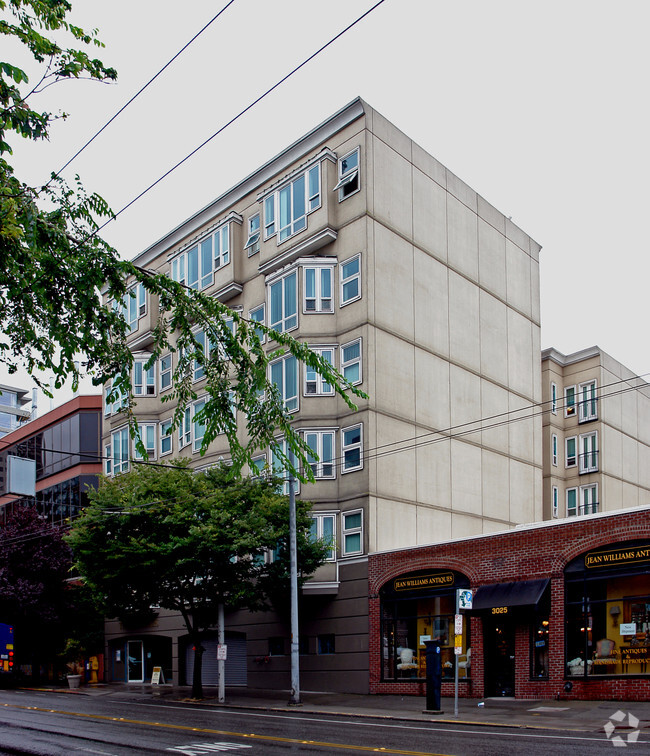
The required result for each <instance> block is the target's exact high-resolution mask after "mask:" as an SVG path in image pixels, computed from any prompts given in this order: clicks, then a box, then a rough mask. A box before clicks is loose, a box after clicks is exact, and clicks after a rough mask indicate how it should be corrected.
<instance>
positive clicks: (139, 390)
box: [133, 358, 156, 396]
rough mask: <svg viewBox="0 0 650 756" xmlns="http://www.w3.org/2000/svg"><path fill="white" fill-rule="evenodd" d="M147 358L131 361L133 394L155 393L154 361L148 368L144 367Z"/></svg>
mask: <svg viewBox="0 0 650 756" xmlns="http://www.w3.org/2000/svg"><path fill="white" fill-rule="evenodd" d="M147 362H148V358H146V359H142V360H135V361H134V362H133V395H134V396H155V395H156V363H155V362H154V363H153V365H152V366H151V367H150V368H145V365H146V364H147Z"/></svg>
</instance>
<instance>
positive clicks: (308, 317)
mask: <svg viewBox="0 0 650 756" xmlns="http://www.w3.org/2000/svg"><path fill="white" fill-rule="evenodd" d="M539 250H540V247H539V245H538V244H537V243H536V242H534V241H533V240H532V239H531V238H530V237H529V236H527V235H526V234H525V233H524V232H523V231H522V230H521V229H519V228H518V227H517V226H515V225H514V224H513V223H512V222H511V221H510V220H509V219H508V218H506V217H505V216H504V215H503V214H501V213H500V212H499V211H497V210H496V209H495V208H494V207H492V206H491V205H490V204H489V203H488V202H486V201H485V200H484V199H483V198H482V197H481V196H479V195H478V194H477V193H476V192H475V191H474V190H473V189H471V188H470V187H469V186H467V185H466V184H465V183H463V182H462V181H461V180H460V179H459V178H457V177H456V176H455V175H454V174H453V173H451V171H449V170H447V169H446V168H445V167H444V166H443V165H441V164H440V163H439V162H438V161H437V160H436V159H435V158H433V157H432V156H431V155H429V154H427V153H426V152H425V151H424V150H423V149H422V148H420V147H419V146H418V145H417V144H415V143H414V142H413V141H412V140H411V139H409V138H408V137H407V136H406V135H405V134H403V133H402V132H401V131H399V129H397V128H396V127H395V126H393V125H392V124H391V123H389V122H388V121H387V120H386V119H385V118H384V117H383V116H381V115H380V114H379V113H377V112H376V111H375V110H373V109H372V108H371V107H370V106H368V105H367V104H366V103H365V102H364V101H362V100H361V99H356V100H354V101H353V102H351V103H350V104H348V105H347V106H345V107H344V108H343V109H341V110H340V111H339V112H337V113H335V114H334V115H332V116H331V117H330V118H328V119H327V120H326V121H325V122H323V123H321V124H320V125H319V126H317V127H316V128H314V129H313V130H312V131H310V132H309V133H308V134H306V135H305V136H303V137H302V138H300V139H299V140H298V141H296V142H294V143H293V144H292V145H290V146H289V147H287V148H286V149H285V150H284V151H283V152H281V153H280V154H279V155H277V156H276V157H274V158H272V159H271V160H270V161H268V162H267V163H266V164H264V165H263V166H261V167H260V168H259V169H257V170H256V171H255V172H254V173H252V174H251V175H249V176H247V177H246V178H243V179H242V181H241V182H240V183H238V184H237V185H236V186H234V187H233V188H232V189H230V190H229V191H227V192H225V193H224V194H222V195H221V196H220V197H218V198H217V199H216V200H214V202H212V203H211V204H209V205H208V206H207V207H205V208H203V209H202V210H200V211H199V212H197V213H196V214H195V215H193V216H192V217H191V218H189V219H187V220H186V221H185V222H184V223H182V224H181V225H180V226H178V227H177V228H175V229H173V230H172V231H170V232H169V233H168V234H166V235H165V236H164V237H163V238H161V239H160V240H159V241H158V242H156V243H155V244H153V245H152V246H151V247H149V248H148V249H146V250H145V251H143V252H142V253H141V254H140V255H138V256H137V257H136V259H135V262H136V263H137V264H138V265H141V266H144V267H146V268H150V269H155V270H157V271H161V272H164V273H165V274H167V275H169V276H171V277H173V278H175V279H176V280H179V281H182V282H183V283H185V284H186V285H188V286H192V287H195V288H197V289H201V290H203V291H206V292H208V293H210V294H212V295H213V296H215V297H217V298H218V299H220V300H221V301H223V302H224V303H226V304H228V305H229V306H230V307H231V308H233V309H236V310H238V311H240V312H242V313H243V314H244V315H246V316H248V317H250V318H252V319H255V320H259V321H260V322H263V323H265V324H266V325H268V326H271V327H273V328H276V329H278V330H280V331H287V332H290V333H292V334H293V335H294V336H295V337H296V338H298V339H300V340H305V341H307V342H308V343H309V344H310V346H311V347H312V348H314V349H318V350H319V351H320V352H321V353H322V354H323V355H324V356H325V357H326V359H328V360H330V361H331V362H332V364H334V365H335V366H336V367H337V368H339V369H340V370H341V372H342V373H343V374H344V375H345V376H346V377H347V378H349V379H350V380H351V381H352V382H353V383H355V384H357V385H359V386H360V387H361V388H362V389H363V390H364V391H365V392H366V393H367V394H368V396H369V399H368V400H362V401H360V402H359V403H358V404H359V408H358V411H357V412H352V411H351V410H350V409H349V408H348V407H347V406H346V405H345V403H344V402H343V401H342V400H341V399H340V398H338V397H337V396H335V395H334V393H333V392H332V390H331V387H330V386H328V385H327V384H326V383H324V382H323V381H322V380H321V379H320V378H319V376H318V375H316V374H314V373H312V372H311V371H309V370H306V369H305V368H304V366H302V365H300V364H296V362H295V360H294V358H293V357H291V356H289V355H285V356H281V357H280V358H278V359H277V361H275V362H274V363H273V364H272V365H271V376H270V377H271V380H272V381H273V382H274V383H275V384H276V385H277V386H278V388H279V389H280V392H281V394H282V397H283V399H284V401H285V405H286V407H287V409H288V410H289V411H290V412H291V413H292V417H293V422H294V423H295V427H296V428H297V429H299V430H300V432H302V433H304V434H305V438H306V440H307V443H308V444H309V445H310V447H311V448H312V449H313V450H314V452H315V454H317V455H318V458H319V461H318V462H316V461H314V466H313V469H314V473H315V476H316V482H315V483H313V484H310V485H304V484H303V485H302V486H301V489H300V491H299V495H300V496H301V497H303V498H305V499H308V500H309V501H313V502H314V511H313V520H314V524H313V532H314V534H315V535H316V536H318V537H324V538H328V539H330V540H331V542H332V549H331V552H330V555H329V558H328V560H327V562H326V563H325V564H324V565H323V566H322V567H321V568H320V569H319V570H318V572H317V573H316V574H315V575H314V577H313V578H312V579H311V580H310V581H309V582H308V583H307V584H306V585H305V587H304V588H303V591H302V597H301V608H300V612H301V614H300V622H301V631H300V634H301V638H300V649H301V677H302V686H303V688H305V689H317V690H326V689H330V690H347V691H352V692H366V691H368V689H369V683H368V679H369V677H368V676H369V654H368V566H367V565H368V555H369V554H372V553H374V552H377V551H383V550H387V549H394V548H404V547H410V546H418V545H421V544H427V543H431V542H434V541H435V542H437V541H441V540H449V539H452V538H459V537H465V536H475V535H482V534H488V533H492V532H497V531H502V530H504V529H508V528H511V527H513V526H516V525H517V524H520V523H527V522H533V521H535V520H539V519H541V518H542V506H541V503H542V434H541V424H540V423H539V421H538V420H536V419H535V418H534V417H532V416H531V412H530V406H531V405H534V404H537V403H538V402H540V401H541V399H542V390H541V380H540V367H539V355H540V315H539ZM125 307H126V312H127V317H128V318H129V321H130V323H131V329H132V330H131V336H130V345H131V348H132V349H133V352H134V354H135V356H136V365H135V371H134V376H133V379H134V389H133V390H134V396H135V398H136V400H137V417H138V420H139V423H140V425H141V427H142V429H143V439H144V442H145V445H146V447H147V450H148V452H149V454H150V457H151V458H152V459H154V460H156V461H160V460H165V459H171V458H175V457H178V456H183V457H189V458H190V459H191V460H192V465H193V466H194V467H195V468H197V469H200V468H203V467H206V466H209V465H211V464H215V463H216V462H217V461H218V460H219V459H227V458H228V448H227V446H226V444H225V437H223V439H220V438H217V439H216V440H215V441H214V442H213V443H212V444H211V445H210V448H209V450H208V452H207V454H205V455H204V456H200V455H199V454H198V448H199V447H200V444H201V439H202V435H201V434H202V428H201V426H200V425H199V424H196V423H194V422H193V421H192V413H193V412H194V411H196V410H197V409H198V408H200V406H201V388H202V383H201V381H202V375H201V371H200V370H197V371H196V373H195V376H194V377H195V379H196V391H197V395H198V400H197V403H196V405H195V407H194V409H190V411H189V412H188V415H187V420H186V422H184V423H183V427H181V428H180V429H179V432H178V433H175V434H173V435H171V436H170V435H167V433H166V431H167V430H168V429H169V426H170V423H171V417H172V414H173V410H174V406H173V403H171V402H165V403H163V402H162V401H161V400H162V398H163V397H164V396H165V394H166V392H168V391H169V389H170V386H171V370H172V367H173V364H174V360H175V358H176V356H175V355H174V354H169V355H163V356H162V358H161V359H160V360H159V361H158V364H157V365H155V366H154V367H153V368H151V369H149V370H148V371H147V370H145V369H144V366H145V364H146V362H147V359H148V353H147V351H146V350H147V346H148V345H149V344H150V343H151V341H152V328H153V326H154V325H155V322H156V318H157V314H158V313H157V305H156V302H155V301H151V300H150V299H149V298H148V296H147V295H146V293H145V292H144V290H142V289H139V290H138V291H137V292H136V297H135V298H128V299H127V300H126V301H125ZM199 338H200V336H199ZM267 346H268V349H269V350H271V349H274V348H275V345H274V344H273V343H271V344H268V345H267ZM208 348H209V346H208V345H207V344H206V349H208ZM119 409H120V408H119V402H118V403H116V404H115V405H113V406H111V405H107V406H105V409H104V413H105V417H104V436H103V445H104V450H105V452H104V453H105V456H106V458H107V459H106V469H105V472H106V473H107V474H111V475H112V474H116V473H119V472H122V471H124V470H127V469H128V467H129V460H130V458H133V457H135V456H136V451H135V449H134V446H133V442H132V441H131V440H130V439H129V435H128V430H127V428H126V425H125V422H124V418H123V416H122V414H121V413H120V411H119ZM481 418H492V420H491V421H490V422H483V423H482V422H480V420H481ZM504 420H508V421H511V420H512V421H513V422H504ZM515 421H516V422H515ZM242 432H243V431H242ZM272 461H273V460H272V452H271V450H269V449H260V450H259V457H258V459H257V460H256V463H257V464H259V465H260V466H262V465H263V464H265V463H272ZM432 611H434V610H432ZM434 613H437V615H440V614H441V613H442V614H445V616H446V614H447V608H446V607H441V606H438V607H437V609H435V611H434ZM437 615H436V616H437ZM226 626H227V631H228V632H227V644H228V661H227V663H226V664H227V666H226V682H227V684H233V682H236V683H239V684H248V685H251V686H253V687H261V686H266V687H276V688H286V687H287V685H288V679H289V678H288V674H289V673H288V670H289V656H288V654H289V630H288V627H289V618H288V616H286V617H285V616H284V615H282V614H281V613H280V614H276V613H270V612H269V613H257V614H253V615H250V614H248V613H243V612H231V613H230V614H228V615H227V617H226ZM396 630H397V632H398V634H399V628H396ZM183 633H184V631H183V626H182V623H181V622H180V621H179V618H177V617H174V616H173V615H170V614H167V613H165V612H162V611H161V612H159V614H158V617H157V619H156V620H155V621H154V622H153V624H152V625H150V626H148V627H138V628H125V627H123V626H122V625H120V623H118V622H116V621H113V622H109V623H108V624H107V644H108V653H109V658H110V659H111V664H110V666H109V669H110V670H112V672H111V674H112V676H113V679H124V680H127V681H134V682H136V681H137V682H140V681H143V680H146V679H148V678H149V677H150V675H151V670H152V666H153V665H154V664H155V665H156V666H162V667H163V670H164V671H165V677H166V679H167V680H169V679H172V680H173V681H174V682H176V683H184V682H186V681H187V680H188V679H189V675H190V674H191V668H192V664H193V654H192V649H191V647H190V646H189V645H188V644H187V643H186V638H184V636H183ZM206 643H207V645H208V653H207V654H206V655H205V656H204V681H205V682H206V683H210V682H216V677H214V679H213V676H214V675H216V671H215V670H214V669H213V668H212V666H211V664H210V663H209V661H208V660H209V659H210V658H212V656H214V658H215V662H216V654H214V655H213V654H212V652H211V646H210V644H211V643H212V644H214V643H216V639H207V641H206ZM399 646H400V639H399V638H398V637H397V636H395V637H393V639H392V640H391V646H390V648H387V649H386V654H392V655H393V656H396V654H397V649H398V648H399ZM214 667H216V663H215V665H214Z"/></svg>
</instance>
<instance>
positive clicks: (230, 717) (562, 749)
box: [0, 691, 650, 756]
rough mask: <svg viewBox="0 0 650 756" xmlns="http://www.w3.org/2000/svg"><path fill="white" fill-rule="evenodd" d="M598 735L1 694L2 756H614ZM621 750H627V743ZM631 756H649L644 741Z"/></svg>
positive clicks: (649, 745) (648, 744) (610, 745)
mask: <svg viewBox="0 0 650 756" xmlns="http://www.w3.org/2000/svg"><path fill="white" fill-rule="evenodd" d="M613 745H614V744H613V743H611V742H609V741H608V740H607V738H606V736H605V735H604V734H603V733H588V732H585V733H581V732H561V731H552V730H526V731H522V730H514V729H509V728H496V727H494V728H493V727H480V726H460V725H451V724H449V725H445V724H441V723H438V724H436V723H431V724H430V723H428V722H406V721H397V720H394V721H391V720H388V721H387V720H382V721H377V720H373V719H369V718H363V717H340V716H328V715H324V714H308V713H301V712H300V711H296V712H289V713H280V712H256V711H242V710H235V709H227V708H225V709H220V708H216V707H210V706H205V705H201V704H183V703H179V702H168V701H149V702H144V701H130V700H115V699H112V698H92V699H91V698H85V697H81V696H66V695H60V694H52V693H33V692H28V691H1V692H0V753H2V754H45V755H46V756H51V755H58V754H61V755H63V754H65V756H71V755H74V754H100V755H101V756H131V755H132V754H148V753H149V754H151V753H153V754H186V755H187V756H199V755H200V754H214V753H232V754H236V753H240V754H242V755H243V756H275V755H276V754H277V755H280V754H298V753H299V754H314V755H318V756H323V754H341V756H348V755H352V754H356V755H357V756H358V755H359V754H364V753H382V754H406V755H410V756H425V755H426V756H431V755H433V754H444V755H447V756H475V755H476V756H479V755H488V754H499V756H507V755H509V754H529V753H532V754H535V756H537V755H538V754H553V755H554V756H555V754H560V755H561V754H571V756H581V755H582V754H585V756H587V755H588V756H593V754H599V753H612V748H613ZM626 745H627V743H626ZM629 747H630V748H631V751H629V753H634V752H636V753H644V752H645V753H649V752H650V741H649V740H648V738H647V735H646V736H644V735H642V736H641V737H640V738H639V741H638V742H637V743H636V744H632V743H630V744H629Z"/></svg>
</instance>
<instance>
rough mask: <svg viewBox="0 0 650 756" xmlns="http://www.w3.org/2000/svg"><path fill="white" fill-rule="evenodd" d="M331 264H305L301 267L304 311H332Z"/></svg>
mask: <svg viewBox="0 0 650 756" xmlns="http://www.w3.org/2000/svg"><path fill="white" fill-rule="evenodd" d="M333 276H334V268H333V267H332V266H331V265H305V266H304V267H303V290H304V296H303V309H302V311H303V312H304V313H314V312H334V299H333V295H332V278H333Z"/></svg>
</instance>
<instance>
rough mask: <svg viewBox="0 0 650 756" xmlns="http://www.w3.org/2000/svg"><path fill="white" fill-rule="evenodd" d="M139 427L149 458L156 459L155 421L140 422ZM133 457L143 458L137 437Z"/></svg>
mask: <svg viewBox="0 0 650 756" xmlns="http://www.w3.org/2000/svg"><path fill="white" fill-rule="evenodd" d="M138 429H139V431H140V440H141V441H142V443H143V445H144V448H145V449H146V450H147V457H148V458H149V459H155V458H156V431H157V425H156V424H155V423H138ZM133 458H134V459H143V456H142V454H140V452H139V451H138V447H137V445H136V442H135V439H134V441H133Z"/></svg>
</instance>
